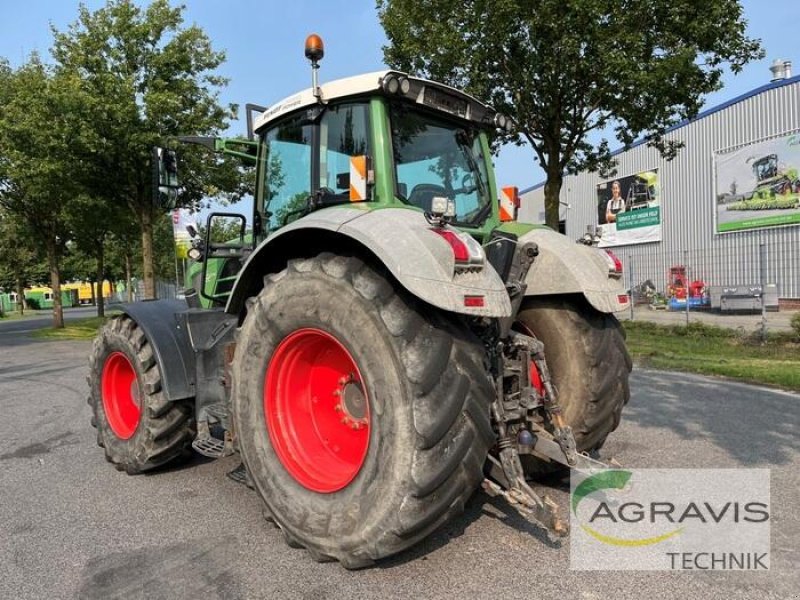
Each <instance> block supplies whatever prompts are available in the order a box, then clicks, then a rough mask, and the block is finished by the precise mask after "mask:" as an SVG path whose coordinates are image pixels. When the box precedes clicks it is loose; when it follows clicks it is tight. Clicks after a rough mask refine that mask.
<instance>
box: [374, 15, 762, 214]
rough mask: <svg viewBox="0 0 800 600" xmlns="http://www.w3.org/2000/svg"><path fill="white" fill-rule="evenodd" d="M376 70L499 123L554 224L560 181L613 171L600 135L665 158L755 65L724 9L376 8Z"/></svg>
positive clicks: (740, 27)
mask: <svg viewBox="0 0 800 600" xmlns="http://www.w3.org/2000/svg"><path fill="white" fill-rule="evenodd" d="M377 6H378V11H379V16H380V20H381V23H382V25H383V27H384V29H385V30H386V34H387V37H388V39H389V45H388V46H386V47H385V48H384V53H385V60H386V62H387V63H388V64H389V65H391V66H393V67H396V68H399V69H402V70H405V71H409V72H413V73H416V74H421V75H423V76H426V77H430V78H432V79H436V80H439V81H443V82H445V83H448V84H450V85H453V86H455V87H458V88H463V89H466V90H467V91H468V92H470V93H472V94H473V95H475V96H477V97H479V98H482V99H485V100H487V101H489V102H490V103H491V104H492V105H493V106H494V107H495V108H496V109H498V110H499V111H501V112H503V113H505V114H507V115H509V116H511V117H512V118H513V119H514V121H515V123H516V126H517V129H518V132H519V136H520V137H518V138H517V140H516V141H518V142H520V141H522V140H524V141H527V142H528V143H529V144H530V145H531V147H532V148H533V151H534V153H535V155H536V157H537V158H538V160H539V162H540V164H541V166H542V167H543V168H544V170H545V172H546V174H547V182H546V184H545V212H546V220H547V224H548V225H550V226H551V227H553V226H557V224H558V196H559V191H560V189H561V182H562V178H563V175H564V173H574V172H577V171H582V170H598V169H599V170H608V169H610V168H612V167H613V161H612V158H611V154H610V148H609V142H608V140H607V139H605V138H603V139H601V140H600V141H599V142H598V143H593V142H592V139H593V136H590V133H591V132H594V131H599V132H603V133H604V134H607V133H610V134H612V135H613V136H614V137H615V138H616V140H617V141H618V142H619V143H621V144H622V145H629V144H631V143H632V142H633V141H634V140H636V139H637V138H640V137H643V138H644V139H645V140H646V141H647V143H648V144H650V145H652V146H654V147H656V148H658V149H659V151H661V152H662V154H663V155H664V156H665V157H666V158H671V157H673V156H674V155H675V153H676V152H677V151H678V149H679V145H678V144H676V143H675V142H674V141H672V140H668V139H666V138H665V132H666V130H667V129H668V128H669V127H670V126H672V125H674V124H676V123H678V122H680V121H681V120H683V119H687V118H691V117H693V116H694V115H696V114H697V112H698V110H699V109H700V107H701V106H702V104H703V97H704V96H705V95H706V94H708V93H710V92H712V91H714V90H717V89H719V88H720V86H721V76H722V74H723V69H724V68H725V67H726V66H727V67H729V68H730V69H731V70H732V71H733V72H738V71H739V70H740V69H741V68H742V66H743V65H744V64H746V63H747V62H748V61H750V60H752V59H754V58H758V57H761V56H762V51H761V49H760V43H759V41H758V40H754V39H751V38H749V37H748V36H747V34H746V21H745V20H744V19H743V17H742V7H741V5H740V4H739V2H738V1H736V0H709V1H707V2H695V1H694V0H670V1H665V0H377Z"/></svg>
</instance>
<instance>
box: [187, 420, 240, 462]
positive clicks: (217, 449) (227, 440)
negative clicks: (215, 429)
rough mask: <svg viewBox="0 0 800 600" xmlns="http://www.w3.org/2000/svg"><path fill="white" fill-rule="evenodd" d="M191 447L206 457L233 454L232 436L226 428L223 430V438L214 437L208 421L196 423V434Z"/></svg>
mask: <svg viewBox="0 0 800 600" xmlns="http://www.w3.org/2000/svg"><path fill="white" fill-rule="evenodd" d="M192 448H194V450H195V452H197V453H199V454H202V455H203V456H207V457H208V458H222V457H223V456H230V455H231V454H233V438H232V437H231V434H230V432H229V431H228V430H225V433H224V436H223V439H219V438H217V437H214V436H213V435H211V431H210V430H209V428H208V421H201V422H200V423H198V424H197V436H196V437H195V438H194V441H192Z"/></svg>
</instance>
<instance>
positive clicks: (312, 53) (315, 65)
mask: <svg viewBox="0 0 800 600" xmlns="http://www.w3.org/2000/svg"><path fill="white" fill-rule="evenodd" d="M323 56H325V44H323V43H322V38H321V37H319V36H318V35H317V34H316V33H312V34H311V35H309V36H308V37H307V38H306V58H307V59H308V60H310V61H311V91H312V92H313V93H314V97H315V98H316V99H317V100H319V101H320V102H322V92H321V91H320V89H319V81H318V75H317V71H318V70H319V61H321V60H322V57H323Z"/></svg>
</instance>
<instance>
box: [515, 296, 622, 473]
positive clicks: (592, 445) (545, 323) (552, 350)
mask: <svg viewBox="0 0 800 600" xmlns="http://www.w3.org/2000/svg"><path fill="white" fill-rule="evenodd" d="M517 321H518V324H521V325H522V327H520V328H519V329H520V331H523V332H524V331H525V330H527V331H530V332H531V333H533V335H535V336H536V337H537V338H538V339H539V340H541V341H542V342H543V343H544V353H545V359H546V360H547V366H548V369H549V370H550V375H551V377H552V380H553V383H554V384H555V386H556V390H557V393H558V402H559V404H560V406H561V408H562V410H563V414H564V419H565V420H566V422H567V424H568V425H570V426H571V427H572V432H573V434H574V436H575V443H576V445H577V448H578V451H579V452H592V451H595V450H598V449H600V448H601V447H602V446H603V444H604V443H605V441H606V438H607V437H608V435H609V434H610V433H611V432H612V431H614V430H615V429H616V428H617V426H618V425H619V422H620V418H621V416H622V407H623V406H625V404H627V402H628V400H629V399H630V388H629V386H628V376H629V374H630V371H631V368H632V366H633V364H632V362H631V358H630V355H629V354H628V350H627V348H626V346H625V332H624V330H623V329H622V327H621V325H620V324H619V321H617V319H616V317H614V316H613V315H610V314H605V313H601V312H598V311H597V310H595V309H594V308H592V307H591V306H590V305H589V303H588V302H587V301H586V300H585V299H584V298H583V297H582V296H581V297H575V296H562V297H551V298H546V297H541V298H537V297H531V298H526V300H525V303H524V304H523V307H522V310H521V311H520V312H519V315H518V316H517ZM523 459H524V460H523V464H524V466H525V470H526V472H527V473H528V474H532V475H533V474H545V473H550V472H553V471H556V470H560V469H562V468H563V467H561V466H560V465H558V464H556V463H553V462H548V461H545V460H540V459H538V458H534V457H531V456H525V457H523Z"/></svg>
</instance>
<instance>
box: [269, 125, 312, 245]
mask: <svg viewBox="0 0 800 600" xmlns="http://www.w3.org/2000/svg"><path fill="white" fill-rule="evenodd" d="M264 141H265V144H266V154H265V160H266V165H265V172H266V177H265V189H264V209H265V213H266V214H267V215H269V216H268V222H269V228H270V230H272V229H276V228H278V227H281V226H282V225H285V224H286V223H287V222H290V221H292V220H293V219H294V218H297V217H299V216H300V215H301V212H302V208H303V207H304V206H305V205H306V201H307V199H308V197H309V195H310V194H311V157H312V153H311V125H310V124H308V123H307V122H306V123H304V122H303V121H302V120H301V118H300V117H299V116H298V117H294V118H290V119H288V120H286V121H283V122H282V123H279V124H278V125H276V126H275V127H273V128H271V129H269V130H267V132H266V134H265V140H264Z"/></svg>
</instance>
